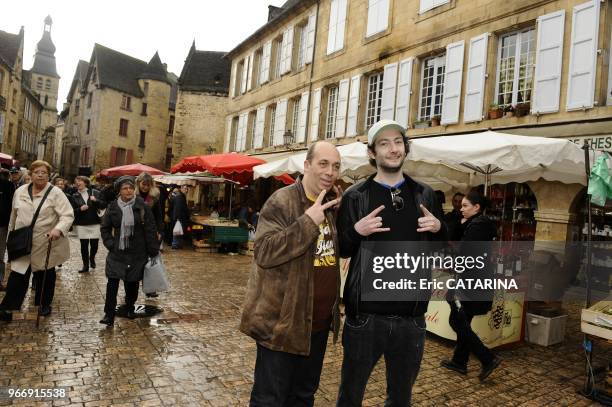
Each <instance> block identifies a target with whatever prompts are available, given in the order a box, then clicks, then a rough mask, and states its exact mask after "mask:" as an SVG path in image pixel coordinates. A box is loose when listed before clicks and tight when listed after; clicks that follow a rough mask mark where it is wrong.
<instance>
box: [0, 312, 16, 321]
mask: <svg viewBox="0 0 612 407" xmlns="http://www.w3.org/2000/svg"><path fill="white" fill-rule="evenodd" d="M12 320H13V313H12V312H8V311H4V310H1V311H0V321H6V322H11V321H12Z"/></svg>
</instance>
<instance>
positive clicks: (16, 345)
mask: <svg viewBox="0 0 612 407" xmlns="http://www.w3.org/2000/svg"><path fill="white" fill-rule="evenodd" d="M71 246H72V251H73V257H72V260H71V261H70V262H69V263H67V264H65V265H64V267H63V269H61V270H60V271H59V272H58V280H57V290H56V297H55V300H54V304H53V313H52V315H51V316H50V317H47V318H44V319H43V320H42V323H41V326H40V328H39V329H36V328H35V307H34V306H33V305H32V304H33V299H32V294H31V293H33V291H31V292H30V293H29V294H28V297H27V298H26V302H25V305H24V307H23V310H24V311H25V313H15V321H14V322H13V323H10V324H4V323H3V324H2V325H0V344H1V346H0V386H12V387H19V388H32V387H35V388H51V387H58V386H67V387H69V397H68V398H64V399H61V400H56V401H54V402H53V404H52V405H54V406H55V405H57V406H59V405H81V406H83V405H84V406H106V405H114V406H132V405H133V406H155V405H173V406H228V405H246V404H247V402H248V398H249V393H250V389H251V384H252V373H253V366H254V361H255V344H254V342H253V341H252V340H251V339H250V338H247V337H245V336H244V335H242V334H241V333H239V332H238V330H237V325H238V319H239V315H240V314H239V313H240V306H241V303H242V300H243V296H244V291H245V285H246V281H247V278H248V271H249V267H250V263H251V260H252V258H251V257H247V256H228V255H221V254H202V253H195V252H193V251H190V250H182V251H166V252H165V255H164V257H165V262H166V266H167V269H168V271H169V275H170V278H171V283H172V291H171V292H170V293H165V294H162V295H160V297H159V298H157V299H152V300H149V299H147V303H151V304H154V303H156V304H158V305H159V306H161V307H163V308H164V312H163V313H162V314H160V315H158V316H157V318H155V317H154V318H152V319H150V320H149V319H144V318H143V319H136V320H126V319H121V318H118V319H117V321H116V323H115V327H114V328H113V329H107V328H105V327H103V326H102V325H100V324H99V323H98V320H99V319H100V318H101V317H102V315H103V305H104V292H105V284H106V278H105V276H104V271H103V270H104V261H103V259H104V255H105V253H106V252H105V251H104V250H101V252H100V253H99V254H98V256H97V258H98V268H97V269H95V270H94V271H93V272H91V273H89V274H78V273H77V270H78V268H79V267H80V260H79V258H80V257H79V255H78V241H76V240H75V239H74V238H73V239H72V244H71ZM122 298H123V294H122V289H120V301H121V300H122ZM143 302H144V296H143V295H142V294H141V298H140V299H139V303H143ZM568 323H569V325H568V331H567V333H566V340H565V342H564V343H563V344H561V345H556V346H552V347H550V348H543V347H539V346H535V345H530V344H522V345H519V346H515V347H514V348H512V349H510V350H502V351H499V354H500V355H501V356H502V357H503V358H504V362H503V364H502V366H501V368H500V369H499V370H498V371H496V372H495V373H494V374H493V375H492V376H491V378H490V380H489V381H488V382H486V383H485V384H480V383H479V382H478V379H477V374H478V371H479V368H480V367H479V366H478V364H477V363H476V362H475V361H474V360H471V362H470V365H469V370H470V372H469V374H468V378H467V379H465V380H462V379H463V378H462V377H460V376H459V375H456V374H453V373H449V372H447V371H445V370H443V368H441V367H440V366H439V363H440V360H441V359H442V358H444V357H447V356H448V355H449V354H450V352H451V349H452V345H451V343H450V342H447V341H443V340H441V339H438V338H435V337H432V336H428V338H427V342H426V350H425V357H424V361H423V365H422V368H421V372H420V374H419V377H418V380H417V383H416V386H415V388H414V393H413V394H414V395H413V400H414V404H415V405H417V406H439V405H449V406H464V405H481V406H489V405H490V406H501V405H508V406H518V405H521V406H542V405H568V406H582V405H591V404H592V402H590V401H589V400H587V399H585V398H583V397H582V396H580V395H578V394H577V393H576V390H577V389H578V388H580V386H581V385H582V383H583V370H584V353H583V351H582V349H581V346H580V341H581V338H582V336H581V334H580V332H579V317H578V308H574V309H572V310H571V313H570V320H569V322H568ZM607 346H608V348H609V345H607ZM609 356H610V351H609V350H607V351H606V350H605V347H604V345H602V344H598V348H597V349H596V351H595V357H596V358H595V365H596V366H597V365H600V364H601V362H602V361H603V360H609V359H610V357H609ZM341 361H342V347H341V345H340V344H336V345H333V344H332V343H331V339H330V345H329V347H328V352H327V355H326V359H325V364H324V367H323V375H322V382H321V386H320V390H319V393H318V394H317V399H316V405H318V406H331V405H334V402H335V399H336V395H337V390H338V385H339V379H340V375H339V372H340V365H341ZM598 362H599V363H598ZM384 394H385V373H384V363H383V362H381V363H379V365H378V366H377V367H376V369H375V372H374V374H373V375H372V377H371V379H370V381H369V384H368V387H367V390H366V400H365V401H364V405H368V406H374V405H382V404H383V401H384ZM10 403H11V401H10V400H8V401H7V400H6V399H5V400H0V405H9V404H10ZM13 404H15V405H34V404H35V403H34V402H33V401H32V399H28V400H21V401H19V402H18V401H16V400H13ZM40 404H41V405H43V404H44V405H51V404H50V402H40Z"/></svg>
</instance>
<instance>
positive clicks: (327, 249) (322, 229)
mask: <svg viewBox="0 0 612 407" xmlns="http://www.w3.org/2000/svg"><path fill="white" fill-rule="evenodd" d="M335 265H336V250H335V248H334V239H332V234H331V228H330V227H329V224H328V223H327V222H323V223H322V224H320V225H319V238H318V239H317V250H316V251H315V260H314V266H315V267H329V266H335Z"/></svg>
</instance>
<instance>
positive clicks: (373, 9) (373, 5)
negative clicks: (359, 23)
mask: <svg viewBox="0 0 612 407" xmlns="http://www.w3.org/2000/svg"><path fill="white" fill-rule="evenodd" d="M377 24H378V0H368V24H367V26H366V37H369V36H371V35H373V34H376V33H377V31H376V28H377V27H376V25H377Z"/></svg>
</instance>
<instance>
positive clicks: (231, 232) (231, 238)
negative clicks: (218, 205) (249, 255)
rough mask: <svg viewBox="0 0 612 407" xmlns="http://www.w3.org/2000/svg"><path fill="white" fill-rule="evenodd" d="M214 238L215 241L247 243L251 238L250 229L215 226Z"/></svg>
mask: <svg viewBox="0 0 612 407" xmlns="http://www.w3.org/2000/svg"><path fill="white" fill-rule="evenodd" d="M212 240H213V241H214V242H215V243H245V242H248V240H249V231H248V230H247V229H243V228H235V227H225V226H215V227H214V228H213V235H212Z"/></svg>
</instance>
